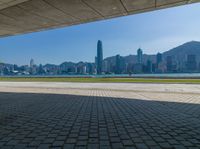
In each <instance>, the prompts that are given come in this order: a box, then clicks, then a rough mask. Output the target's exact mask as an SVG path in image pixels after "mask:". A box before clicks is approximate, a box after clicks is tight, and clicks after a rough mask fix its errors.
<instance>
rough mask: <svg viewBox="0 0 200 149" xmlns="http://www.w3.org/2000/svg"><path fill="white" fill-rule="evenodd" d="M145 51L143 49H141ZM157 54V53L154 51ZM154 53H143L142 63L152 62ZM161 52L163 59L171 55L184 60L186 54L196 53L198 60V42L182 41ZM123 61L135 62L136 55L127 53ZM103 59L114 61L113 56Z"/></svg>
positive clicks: (199, 47) (199, 48)
mask: <svg viewBox="0 0 200 149" xmlns="http://www.w3.org/2000/svg"><path fill="white" fill-rule="evenodd" d="M143 52H144V53H145V51H143ZM156 54H157V53H156ZM156 54H155V55H148V54H144V55H143V63H144V64H145V63H146V62H147V60H151V61H152V62H153V63H155V62H156ZM162 54H163V60H165V59H166V57H167V56H172V57H173V58H174V59H175V60H177V61H179V62H185V61H186V60H187V55H189V54H194V55H196V60H197V62H198V63H199V62H200V42H198V41H191V42H187V43H184V44H183V45H180V46H178V47H176V48H173V49H170V50H168V51H166V52H164V53H162ZM123 58H124V61H125V62H126V63H137V55H128V56H124V57H123ZM105 60H107V61H109V62H112V63H115V56H112V57H107V58H105Z"/></svg>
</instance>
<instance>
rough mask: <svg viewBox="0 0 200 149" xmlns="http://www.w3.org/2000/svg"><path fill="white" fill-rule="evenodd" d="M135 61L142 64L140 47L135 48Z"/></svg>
mask: <svg viewBox="0 0 200 149" xmlns="http://www.w3.org/2000/svg"><path fill="white" fill-rule="evenodd" d="M137 62H138V63H139V64H142V49H140V48H139V49H138V50H137Z"/></svg>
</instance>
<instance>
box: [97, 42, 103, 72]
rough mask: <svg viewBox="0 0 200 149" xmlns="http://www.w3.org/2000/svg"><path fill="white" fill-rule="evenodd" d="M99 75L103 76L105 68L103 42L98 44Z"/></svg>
mask: <svg viewBox="0 0 200 149" xmlns="http://www.w3.org/2000/svg"><path fill="white" fill-rule="evenodd" d="M96 60H97V64H96V65H97V74H102V67H103V44H102V41H101V40H98V42H97V59H96Z"/></svg>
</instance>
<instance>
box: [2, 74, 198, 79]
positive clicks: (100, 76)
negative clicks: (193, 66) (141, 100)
mask: <svg viewBox="0 0 200 149" xmlns="http://www.w3.org/2000/svg"><path fill="white" fill-rule="evenodd" d="M1 77H66V78H72V77H75V78H79V77H85V78H115V77H116V78H117V77H120V78H200V73H162V74H132V75H129V74H103V75H89V74H85V75H75V74H72V75H13V76H1Z"/></svg>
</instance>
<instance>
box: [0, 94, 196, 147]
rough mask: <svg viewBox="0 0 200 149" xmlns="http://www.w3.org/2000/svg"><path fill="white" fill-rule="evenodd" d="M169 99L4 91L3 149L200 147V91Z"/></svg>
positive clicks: (0, 110)
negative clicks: (196, 93) (195, 93)
mask: <svg viewBox="0 0 200 149" xmlns="http://www.w3.org/2000/svg"><path fill="white" fill-rule="evenodd" d="M126 95H129V96H132V98H130V97H129V98H125V97H126ZM134 95H135V96H134ZM168 95H169V94H168ZM148 96H149V97H148ZM139 97H143V99H139ZM153 97H154V98H155V99H158V100H149V99H151V98H153ZM161 97H163V98H161ZM173 97H174V99H173ZM134 98H136V99H134ZM148 98H149V99H148ZM166 98H167V96H166V95H165V96H164V93H160V94H159V93H156V94H155V93H154V95H152V94H150V93H144V94H143V93H133V92H132V93H128V92H124V93H123V94H122V93H120V92H114V91H110V90H107V91H105V90H93V91H88V95H61V94H60V95H56V94H33V93H0V148H1V149H23V148H30V149H36V148H37V149H49V148H53V149H57V148H59V149H86V148H87V149H98V148H100V149H120V148H121V149H200V100H199V95H184V94H180V95H178V96H173V95H171V96H170V95H169V96H168V98H170V99H169V100H168V101H165V100H164V99H166ZM145 99H148V100H145ZM161 99H162V100H161ZM193 100H194V101H193ZM178 101H181V102H178ZM191 101H193V102H191Z"/></svg>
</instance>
